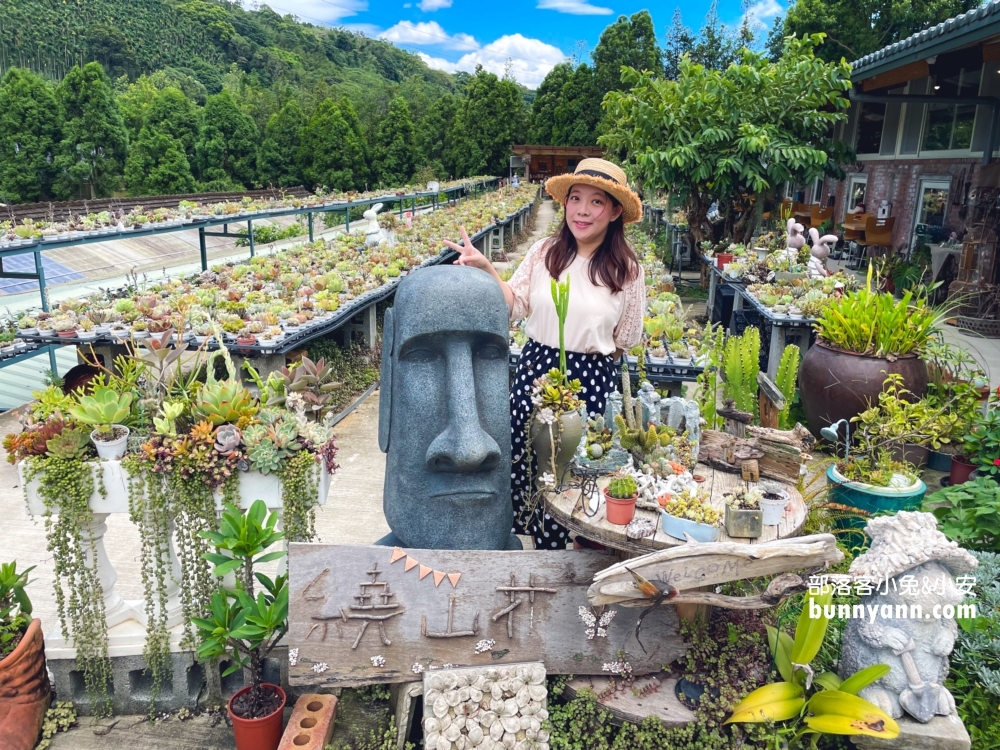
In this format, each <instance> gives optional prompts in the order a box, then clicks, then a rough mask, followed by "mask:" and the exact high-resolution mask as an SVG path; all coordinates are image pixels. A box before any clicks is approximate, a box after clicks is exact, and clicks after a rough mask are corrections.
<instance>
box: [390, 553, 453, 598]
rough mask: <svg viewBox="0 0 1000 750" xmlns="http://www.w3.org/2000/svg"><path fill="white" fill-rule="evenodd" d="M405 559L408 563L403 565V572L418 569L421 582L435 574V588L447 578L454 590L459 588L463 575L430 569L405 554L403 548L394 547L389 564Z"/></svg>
mask: <svg viewBox="0 0 1000 750" xmlns="http://www.w3.org/2000/svg"><path fill="white" fill-rule="evenodd" d="M404 558H405V559H406V562H404V563H403V570H404V571H405V572H407V573H408V572H409V571H411V570H413V569H414V568H418V571H417V573H418V575H419V577H420V580H421V581H422V580H424V579H425V578H426V577H427V576H428V575H430V574H431V573H433V574H434V586H435V587H437V586H440V585H441V581H443V580H444V579H445V578H447V579H448V582H449V583H450V584H451V587H452V588H453V589H455V588H458V582H459V580H460V579H461V578H462V574H461V573H445V572H444V571H443V570H434V569H433V568H429V567H427V566H426V565H423V564H421V563H420V562H418V561H417V560H415V559H414V558H412V557H410V556H409V555H408V554H406V553H405V552H403V549H402V547H393V550H392V556H391V557H390V558H389V564H392V563H394V562H397V561H398V560H402V559H404Z"/></svg>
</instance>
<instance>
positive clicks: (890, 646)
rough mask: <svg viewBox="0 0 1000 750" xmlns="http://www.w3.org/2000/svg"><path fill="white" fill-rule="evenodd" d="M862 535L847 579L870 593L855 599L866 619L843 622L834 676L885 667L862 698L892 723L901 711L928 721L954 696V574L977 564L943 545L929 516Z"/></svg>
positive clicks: (883, 520)
mask: <svg viewBox="0 0 1000 750" xmlns="http://www.w3.org/2000/svg"><path fill="white" fill-rule="evenodd" d="M865 531H866V532H867V534H868V536H870V537H871V539H872V544H871V547H870V548H869V549H868V551H867V552H865V553H864V554H863V555H860V556H859V557H857V558H855V559H854V562H853V563H851V575H852V576H853V578H854V583H855V586H856V587H857V588H859V589H860V588H861V587H862V585H864V586H865V589H864V590H868V589H869V588H870V590H871V593H870V594H862V596H861V597H860V605H861V606H863V607H864V612H865V613H866V614H865V616H864V617H852V618H851V619H850V620H848V621H847V627H846V628H845V630H844V637H843V646H842V652H841V657H840V674H841V676H842V677H845V678H846V677H848V676H849V675H852V674H854V673H855V672H857V671H858V670H860V669H864V668H865V667H869V666H871V665H872V664H888V665H889V667H890V672H889V674H887V675H886V676H885V677H883V678H882V679H881V680H879V681H878V682H876V683H874V684H873V685H869V686H868V687H866V688H864V689H863V690H862V691H861V692H860V695H861V697H862V698H865V699H866V700H868V701H871V702H872V703H874V704H875V705H876V706H878V707H879V708H881V709H882V710H883V711H885V712H886V713H887V714H889V715H890V716H892V717H893V718H894V719H898V718H900V717H901V716H902V715H903V714H904V712H905V713H907V714H909V715H910V716H912V717H913V718H914V719H916V720H917V721H920V722H923V723H927V722H929V721H930V720H931V719H933V718H934V716H936V715H943V716H948V715H951V714H954V713H955V699H954V698H953V697H952V695H951V693H949V692H948V690H947V689H946V688H945V687H944V681H945V678H946V677H947V676H948V655H949V654H951V650H952V648H953V646H954V645H955V637H956V636H957V634H958V625H957V624H956V623H955V619H954V612H953V608H954V607H956V606H958V605H959V604H961V603H962V600H963V598H964V595H963V592H962V590H961V589H960V588H959V585H957V584H956V580H955V577H956V576H965V574H967V573H970V572H971V571H973V570H975V568H976V567H977V565H978V564H979V562H978V561H977V560H976V558H975V557H973V556H972V555H971V554H969V553H968V552H966V551H965V550H964V549H962V548H961V547H959V546H958V545H957V544H956V543H955V542H950V541H948V539H947V538H946V537H945V536H944V534H942V533H941V532H940V531H938V528H937V521H936V519H935V518H934V516H933V515H931V514H930V513H918V512H910V511H900V512H899V513H897V514H896V515H894V516H880V517H877V518H873V519H871V520H870V521H868V525H867V526H866V527H865ZM966 578H971V577H970V576H967V577H966ZM964 580H965V579H962V580H961V581H960V582H964ZM970 583H971V581H970ZM870 613H874V615H873V616H872V615H871V614H870ZM949 613H951V616H947V615H948V614H949ZM938 614H940V615H941V616H936V615H938Z"/></svg>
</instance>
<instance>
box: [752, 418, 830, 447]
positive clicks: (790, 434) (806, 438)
mask: <svg viewBox="0 0 1000 750" xmlns="http://www.w3.org/2000/svg"><path fill="white" fill-rule="evenodd" d="M747 437H751V438H757V439H758V440H763V441H764V442H767V443H781V444H782V445H790V446H792V447H793V448H798V449H799V450H800V451H803V452H805V453H808V452H810V451H811V450H812V449H813V448H815V447H816V438H814V437H813V436H812V433H810V432H809V430H807V429H806V428H805V427H803V426H802V425H800V424H798V423H796V425H795V427H793V428H792V429H790V430H774V429H771V428H770V427H754V426H752V425H751V426H749V427H747Z"/></svg>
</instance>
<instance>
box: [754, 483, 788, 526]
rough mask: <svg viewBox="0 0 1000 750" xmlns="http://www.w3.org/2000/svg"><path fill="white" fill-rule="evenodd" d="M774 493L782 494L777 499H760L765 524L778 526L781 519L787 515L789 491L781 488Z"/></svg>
mask: <svg viewBox="0 0 1000 750" xmlns="http://www.w3.org/2000/svg"><path fill="white" fill-rule="evenodd" d="M773 494H775V495H780V497H779V498H778V499H777V500H768V499H767V498H761V501H760V509H761V510H762V511H764V525H765V526H777V525H778V524H780V523H781V519H782V518H784V517H785V506H786V505H788V493H787V492H785V491H784V490H781V491H778V492H774V493H773Z"/></svg>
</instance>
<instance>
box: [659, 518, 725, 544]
mask: <svg viewBox="0 0 1000 750" xmlns="http://www.w3.org/2000/svg"><path fill="white" fill-rule="evenodd" d="M660 516H661V518H660V521H661V524H662V526H663V531H664V533H665V534H667V535H668V536H672V537H673V538H674V539H680V540H682V541H683V540H685V538H686V537H685V536H684V535H685V534H687V535H688V536H690V537H691V538H692V539H694V540H695V541H696V542H714V541H715V540H716V539H718V538H719V527H718V526H709V525H708V524H707V523H697V522H696V521H689V520H688V519H686V518H678V517H677V516H672V515H670V514H669V513H667V512H666V511H660Z"/></svg>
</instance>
